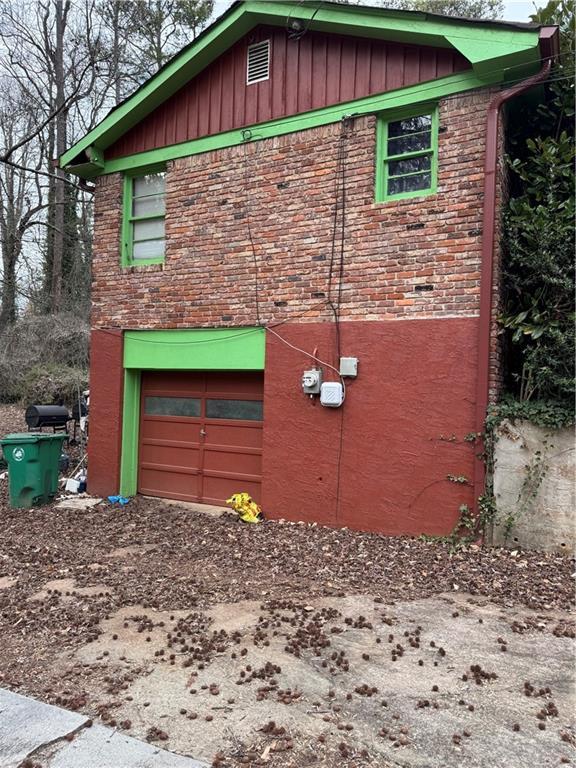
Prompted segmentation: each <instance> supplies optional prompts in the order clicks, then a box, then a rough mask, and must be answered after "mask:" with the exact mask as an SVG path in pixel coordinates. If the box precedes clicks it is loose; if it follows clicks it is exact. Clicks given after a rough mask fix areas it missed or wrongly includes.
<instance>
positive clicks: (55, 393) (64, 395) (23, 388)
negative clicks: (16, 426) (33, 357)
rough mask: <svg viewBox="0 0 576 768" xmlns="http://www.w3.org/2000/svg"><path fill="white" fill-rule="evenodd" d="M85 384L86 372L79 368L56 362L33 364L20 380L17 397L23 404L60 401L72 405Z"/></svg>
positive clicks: (86, 381)
mask: <svg viewBox="0 0 576 768" xmlns="http://www.w3.org/2000/svg"><path fill="white" fill-rule="evenodd" d="M87 385H88V375H87V372H86V371H85V370H82V369H80V368H71V367H70V366H69V365H57V364H49V365H35V366H34V367H33V368H30V370H28V371H27V373H26V375H25V376H24V377H23V379H22V380H21V381H20V384H19V399H20V400H21V402H22V404H23V405H33V404H36V403H43V404H45V405H51V404H52V403H62V404H63V405H67V406H68V407H72V405H73V404H74V403H75V402H77V401H78V396H79V393H81V392H82V390H83V389H86V387H87Z"/></svg>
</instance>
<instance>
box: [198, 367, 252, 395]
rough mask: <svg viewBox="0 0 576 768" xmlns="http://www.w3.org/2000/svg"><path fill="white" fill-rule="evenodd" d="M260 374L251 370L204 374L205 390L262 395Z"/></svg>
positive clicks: (209, 391)
mask: <svg viewBox="0 0 576 768" xmlns="http://www.w3.org/2000/svg"><path fill="white" fill-rule="evenodd" d="M262 389H263V387H262V374H260V373H253V372H249V371H246V372H241V371H239V372H235V373H234V374H233V375H230V373H228V372H226V371H222V372H221V371H217V372H215V373H210V374H207V375H206V392H207V393H208V395H210V394H213V393H221V394H223V395H226V394H235V393H237V394H250V395H259V396H262Z"/></svg>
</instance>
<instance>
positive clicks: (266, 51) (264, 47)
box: [246, 40, 270, 85]
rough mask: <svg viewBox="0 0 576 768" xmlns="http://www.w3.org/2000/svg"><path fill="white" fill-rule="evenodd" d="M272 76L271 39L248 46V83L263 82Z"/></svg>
mask: <svg viewBox="0 0 576 768" xmlns="http://www.w3.org/2000/svg"><path fill="white" fill-rule="evenodd" d="M269 77H270V40H263V41H262V42H261V43H254V45H249V46H248V57H247V60H246V85H252V83H261V82H262V81H263V80H268V78H269Z"/></svg>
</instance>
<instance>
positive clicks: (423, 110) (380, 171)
mask: <svg viewBox="0 0 576 768" xmlns="http://www.w3.org/2000/svg"><path fill="white" fill-rule="evenodd" d="M420 115H430V117H431V125H430V147H429V148H426V149H419V150H416V151H414V150H411V151H404V152H402V153H396V154H390V153H389V144H388V138H389V136H388V133H389V125H390V123H394V122H398V121H400V120H404V119H407V118H410V117H418V116H420ZM424 156H428V157H430V184H429V186H427V187H426V188H425V189H417V190H413V191H409V192H396V193H391V192H390V191H389V189H388V182H389V180H390V178H391V176H390V174H389V167H390V163H392V162H396V163H398V162H401V161H406V160H409V159H411V158H417V157H424ZM419 173H421V172H418V173H416V174H415V173H411V174H410V173H402V174H401V177H404V176H409V175H419ZM375 178H376V189H375V200H376V202H377V203H383V202H387V201H389V200H401V199H404V198H411V197H422V196H424V195H433V194H435V193H436V191H437V187H438V105H437V104H422V105H420V106H419V108H417V109H414V108H412V109H409V110H401V111H399V112H394V113H386V114H385V115H379V116H378V123H377V126H376V173H375Z"/></svg>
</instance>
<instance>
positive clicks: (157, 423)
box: [138, 371, 263, 504]
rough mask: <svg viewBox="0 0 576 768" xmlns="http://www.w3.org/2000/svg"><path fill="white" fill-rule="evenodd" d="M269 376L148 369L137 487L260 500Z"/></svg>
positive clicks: (215, 500)
mask: <svg viewBox="0 0 576 768" xmlns="http://www.w3.org/2000/svg"><path fill="white" fill-rule="evenodd" d="M262 401H263V375H262V374H261V373H252V372H242V373H239V372H234V373H226V372H218V373H188V372H183V371H145V372H143V373H142V402H141V408H140V449H139V466H138V491H139V492H140V493H143V494H146V495H148V496H161V497H164V498H169V499H182V500H184V501H200V502H206V503H210V504H222V503H223V502H225V500H226V499H227V498H228V497H229V496H231V495H232V494H233V493H236V492H238V491H246V492H248V493H249V494H250V495H251V496H253V497H254V498H255V499H256V500H257V501H259V500H260V486H261V481H262V418H263V412H262V405H263V402H262Z"/></svg>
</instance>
